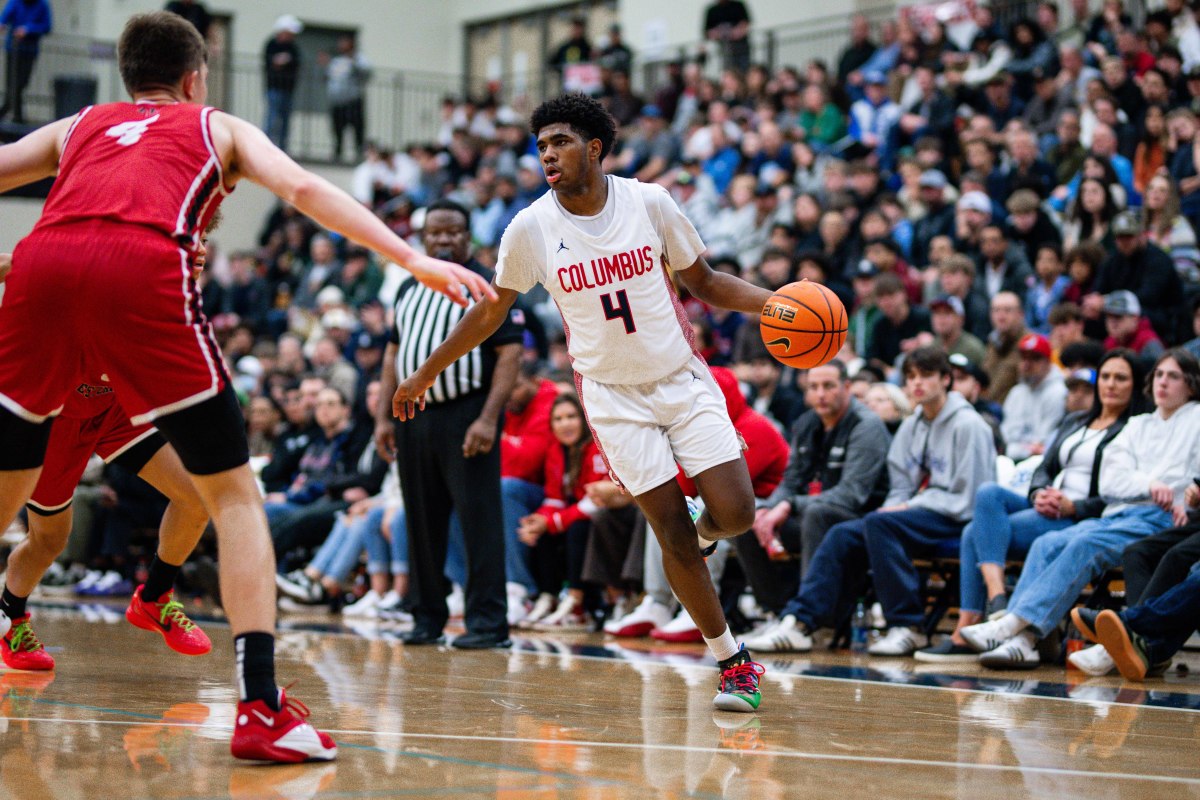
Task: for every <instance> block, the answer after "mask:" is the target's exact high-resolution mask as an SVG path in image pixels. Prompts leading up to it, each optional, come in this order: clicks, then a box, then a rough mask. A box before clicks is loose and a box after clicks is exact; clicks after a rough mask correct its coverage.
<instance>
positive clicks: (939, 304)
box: [929, 294, 967, 317]
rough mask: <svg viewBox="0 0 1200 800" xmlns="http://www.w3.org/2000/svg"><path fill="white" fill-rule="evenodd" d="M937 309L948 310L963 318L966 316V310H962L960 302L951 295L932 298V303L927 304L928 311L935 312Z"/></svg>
mask: <svg viewBox="0 0 1200 800" xmlns="http://www.w3.org/2000/svg"><path fill="white" fill-rule="evenodd" d="M939 308H948V309H950V310H951V311H953V312H954V313H955V314H957V315H958V316H960V317H965V316H966V315H967V312H966V310H965V309H964V308H963V302H962V300H959V299H958V298H957V297H955V296H954V295H952V294H944V295H941V296H940V297H936V298H934V301H933V302H932V303H930V304H929V310H930V311H935V310H937V309H939Z"/></svg>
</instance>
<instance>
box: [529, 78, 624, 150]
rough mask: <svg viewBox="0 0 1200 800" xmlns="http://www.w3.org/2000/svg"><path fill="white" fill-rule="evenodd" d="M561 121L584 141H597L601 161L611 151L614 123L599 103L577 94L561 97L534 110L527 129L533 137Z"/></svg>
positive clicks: (614, 130)
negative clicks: (598, 141) (598, 142)
mask: <svg viewBox="0 0 1200 800" xmlns="http://www.w3.org/2000/svg"><path fill="white" fill-rule="evenodd" d="M559 122H563V123H566V124H567V125H569V126H571V130H573V131H575V132H576V133H578V134H579V135H580V136H582V137H583V138H584V141H591V140H592V139H599V140H600V158H602V159H603V158H604V157H605V156H607V155H608V154H609V152H611V151H612V146H613V140H615V139H616V138H617V123H616V121H615V120H614V119H613V118H612V114H609V113H608V111H607V110H606V109H605V108H604V106H602V105H600V102H599V101H597V100H595V99H593V98H591V97H588V96H587V95H586V94H580V93H578V92H574V93H570V94H562V95H559V96H558V97H555V98H554V99H552V100H547V101H546V102H544V103H542V104H541V105H540V106H538V107H537V108H535V109H534V111H533V116H531V117H530V118H529V130H530V131H531V132H532V133H533V135H534V136H537V135H538V131H540V130H541V129H542V128H544V127H546V126H547V125H554V124H555V123H559Z"/></svg>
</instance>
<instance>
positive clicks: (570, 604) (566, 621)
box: [533, 594, 592, 631]
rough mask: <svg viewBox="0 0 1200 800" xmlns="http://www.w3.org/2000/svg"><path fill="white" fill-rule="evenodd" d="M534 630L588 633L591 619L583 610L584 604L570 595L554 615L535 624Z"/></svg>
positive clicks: (555, 610) (560, 604) (559, 605)
mask: <svg viewBox="0 0 1200 800" xmlns="http://www.w3.org/2000/svg"><path fill="white" fill-rule="evenodd" d="M533 627H534V630H539V631H586V630H590V629H591V627H592V626H591V619H590V618H589V617H588V615H587V612H586V611H584V610H583V603H581V602H580V601H579V600H577V599H575V596H574V595H571V594H568V595H567V596H566V597H565V598H563V601H562V602H561V603H559V604H558V608H556V609H554V613H553V614H551V615H550V616H548V617H546V618H545V619H543V620H542V621H541V622H537V623H534V626H533Z"/></svg>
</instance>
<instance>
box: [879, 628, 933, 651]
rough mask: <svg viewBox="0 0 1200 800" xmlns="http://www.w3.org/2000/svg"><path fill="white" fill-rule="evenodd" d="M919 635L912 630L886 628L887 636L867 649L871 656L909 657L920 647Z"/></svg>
mask: <svg viewBox="0 0 1200 800" xmlns="http://www.w3.org/2000/svg"><path fill="white" fill-rule="evenodd" d="M921 638H922V637H921V634H919V633H917V632H916V631H914V630H913V629H912V628H906V627H897V628H888V632H887V635H886V636H884V637H883V638H882V639H880V640H879V641H877V642H875V644H873V645H871V646H870V647H868V648H867V654H868V655H872V656H911V655H912V654H913V653H915V652H917V648H918V647H920V646H921V642H920V639H921Z"/></svg>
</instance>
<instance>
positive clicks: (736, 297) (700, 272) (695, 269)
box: [676, 256, 771, 316]
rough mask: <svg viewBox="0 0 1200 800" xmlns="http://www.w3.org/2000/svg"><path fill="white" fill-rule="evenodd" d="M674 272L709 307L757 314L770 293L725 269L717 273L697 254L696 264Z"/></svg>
mask: <svg viewBox="0 0 1200 800" xmlns="http://www.w3.org/2000/svg"><path fill="white" fill-rule="evenodd" d="M676 274H677V275H679V279H680V280H681V281H683V285H684V286H686V287H687V289H688V291H689V292H691V293H692V296H693V297H695V298H696V299H697V300H702V301H704V302H705V303H708V304H709V305H710V306H718V307H720V308H728V309H731V310H733V311H741V312H743V313H745V314H753V315H755V316H757V315H758V314H760V313H762V310H763V306H765V305H766V304H767V301H768V300H770V299H771V292H770V291H768V290H767V289H763V288H762V287H760V286H755V285H754V284H752V283H750V282H749V281H744V280H742V279H741V278H738V277H735V276H733V275H730V274H729V273H727V272H717V271H716V270H714V269H713V268H712V267H710V266H709V265H708V262H707V261H705V260H704V256H700V257H699V258H697V259H696V263H694V264H692V265H691V266H690V267H688V268H687V269H684V270H679V272H677V273H676Z"/></svg>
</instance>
